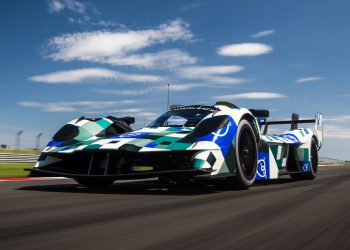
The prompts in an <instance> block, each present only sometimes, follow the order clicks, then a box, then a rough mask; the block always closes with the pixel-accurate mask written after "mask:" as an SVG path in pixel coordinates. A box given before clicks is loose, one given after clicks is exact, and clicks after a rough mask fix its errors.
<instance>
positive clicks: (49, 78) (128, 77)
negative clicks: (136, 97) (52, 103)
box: [28, 68, 164, 84]
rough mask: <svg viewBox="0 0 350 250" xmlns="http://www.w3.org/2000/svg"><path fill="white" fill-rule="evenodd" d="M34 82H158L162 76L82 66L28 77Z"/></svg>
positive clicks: (161, 79)
mask: <svg viewBox="0 0 350 250" xmlns="http://www.w3.org/2000/svg"><path fill="white" fill-rule="evenodd" d="M28 79H29V80H31V81H35V82H44V83H51V84H59V83H82V82H86V81H94V82H96V81H99V80H114V81H124V82H140V83H143V82H145V83H146V82H147V83H148V82H160V81H163V80H164V78H163V77H161V76H156V75H141V74H126V73H122V72H119V71H114V70H109V69H103V68H83V69H74V70H66V71H57V72H53V73H49V74H44V75H37V76H32V77H29V78H28Z"/></svg>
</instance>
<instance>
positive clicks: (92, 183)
mask: <svg viewBox="0 0 350 250" xmlns="http://www.w3.org/2000/svg"><path fill="white" fill-rule="evenodd" d="M74 180H75V181H76V182H78V183H79V184H80V185H83V186H85V187H89V188H100V187H107V186H110V185H112V184H113V182H114V181H115V179H111V178H75V179H74Z"/></svg>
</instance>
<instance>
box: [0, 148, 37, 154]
mask: <svg viewBox="0 0 350 250" xmlns="http://www.w3.org/2000/svg"><path fill="white" fill-rule="evenodd" d="M0 153H6V154H30V155H38V154H39V151H38V150H33V149H21V150H15V149H3V148H0Z"/></svg>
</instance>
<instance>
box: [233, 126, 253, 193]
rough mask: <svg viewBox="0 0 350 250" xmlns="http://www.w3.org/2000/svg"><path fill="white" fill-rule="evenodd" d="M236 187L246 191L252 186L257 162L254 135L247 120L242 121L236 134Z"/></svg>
mask: <svg viewBox="0 0 350 250" xmlns="http://www.w3.org/2000/svg"><path fill="white" fill-rule="evenodd" d="M235 146H236V148H235V150H236V175H237V176H236V178H235V179H236V180H235V181H236V185H237V186H238V188H241V189H248V188H249V187H250V186H251V185H253V183H254V181H255V176H256V168H257V162H258V146H257V143H256V137H255V133H254V131H253V128H252V126H251V125H250V123H249V122H248V121H247V120H242V121H241V122H240V123H239V125H238V128H237V134H236V144H235Z"/></svg>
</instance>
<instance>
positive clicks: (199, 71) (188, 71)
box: [178, 65, 245, 84]
mask: <svg viewBox="0 0 350 250" xmlns="http://www.w3.org/2000/svg"><path fill="white" fill-rule="evenodd" d="M242 70H244V67H242V66H238V65H226V66H196V67H186V68H181V69H179V70H178V74H179V76H180V77H182V78H185V79H197V80H205V81H207V82H211V83H213V84H239V83H242V82H244V81H245V80H244V79H241V78H235V77H229V76H226V75H228V74H233V73H237V72H240V71H242ZM222 75H225V76H222Z"/></svg>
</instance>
